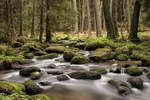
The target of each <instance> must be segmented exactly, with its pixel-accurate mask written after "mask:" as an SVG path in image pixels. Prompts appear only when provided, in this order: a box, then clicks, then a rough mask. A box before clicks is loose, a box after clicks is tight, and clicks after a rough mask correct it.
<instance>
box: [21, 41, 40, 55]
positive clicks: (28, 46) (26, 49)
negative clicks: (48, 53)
mask: <svg viewBox="0 0 150 100" xmlns="http://www.w3.org/2000/svg"><path fill="white" fill-rule="evenodd" d="M20 50H21V51H23V52H27V53H30V52H36V51H39V49H38V48H37V46H36V44H35V43H27V44H25V45H23V46H22V47H21V48H20Z"/></svg>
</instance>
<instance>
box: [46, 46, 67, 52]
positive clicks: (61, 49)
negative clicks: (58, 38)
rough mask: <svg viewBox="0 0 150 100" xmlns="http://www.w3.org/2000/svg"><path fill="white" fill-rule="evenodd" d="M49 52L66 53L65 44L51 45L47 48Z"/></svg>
mask: <svg viewBox="0 0 150 100" xmlns="http://www.w3.org/2000/svg"><path fill="white" fill-rule="evenodd" d="M45 51H46V52H47V53H64V51H65V47H64V46H50V47H48V48H47V49H46V50H45Z"/></svg>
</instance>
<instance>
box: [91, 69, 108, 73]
mask: <svg viewBox="0 0 150 100" xmlns="http://www.w3.org/2000/svg"><path fill="white" fill-rule="evenodd" d="M91 71H96V72H98V73H99V74H106V73H107V70H106V69H105V68H92V69H91Z"/></svg>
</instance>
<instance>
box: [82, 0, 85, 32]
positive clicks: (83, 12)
mask: <svg viewBox="0 0 150 100" xmlns="http://www.w3.org/2000/svg"><path fill="white" fill-rule="evenodd" d="M84 21H85V0H83V2H82V25H81V32H83V31H84V24H85V23H84Z"/></svg>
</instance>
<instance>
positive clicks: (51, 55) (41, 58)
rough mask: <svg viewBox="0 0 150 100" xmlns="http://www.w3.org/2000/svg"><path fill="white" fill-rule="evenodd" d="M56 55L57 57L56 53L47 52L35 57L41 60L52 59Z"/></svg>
mask: <svg viewBox="0 0 150 100" xmlns="http://www.w3.org/2000/svg"><path fill="white" fill-rule="evenodd" d="M57 57H58V54H56V53H51V54H47V55H43V56H40V57H38V58H37V59H39V60H43V59H53V58H57Z"/></svg>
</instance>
